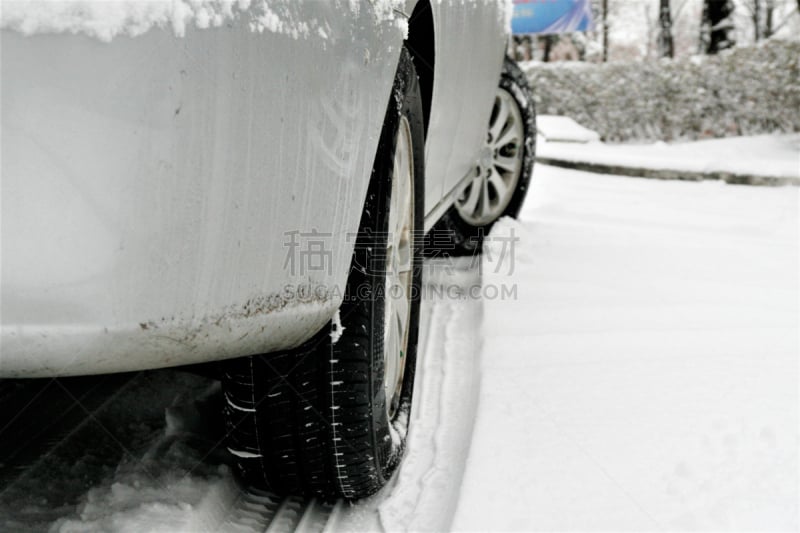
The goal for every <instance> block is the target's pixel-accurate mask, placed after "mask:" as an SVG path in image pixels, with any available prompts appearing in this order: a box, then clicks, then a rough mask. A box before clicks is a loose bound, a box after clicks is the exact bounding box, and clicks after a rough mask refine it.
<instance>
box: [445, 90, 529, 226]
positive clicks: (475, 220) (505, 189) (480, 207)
mask: <svg viewBox="0 0 800 533" xmlns="http://www.w3.org/2000/svg"><path fill="white" fill-rule="evenodd" d="M524 138H525V127H524V124H523V122H522V113H521V112H520V110H519V106H518V105H517V102H516V100H514V97H513V96H512V95H511V93H509V92H508V91H506V90H505V89H503V88H502V87H501V88H498V89H497V95H496V96H495V103H494V108H493V109H492V116H491V119H490V120H489V132H488V134H487V138H486V142H485V144H484V146H483V149H482V150H481V153H480V157H479V159H478V166H477V168H476V170H475V176H474V177H473V179H472V181H471V182H470V184H469V185H468V186H467V188H466V189H465V190H464V192H463V193H462V194H461V196H460V197H459V199H458V201H457V202H456V208H457V209H458V213H459V215H461V218H463V219H464V220H465V221H466V222H467V223H469V224H471V225H473V226H485V225H486V224H489V223H491V222H494V221H495V220H497V219H498V218H499V217H500V216H501V215H502V214H503V212H504V211H505V209H506V207H508V204H509V202H511V198H512V197H513V196H514V192H515V191H516V188H517V183H518V182H519V176H520V173H521V171H522V155H523V152H524V150H523V148H524V146H523V143H524Z"/></svg>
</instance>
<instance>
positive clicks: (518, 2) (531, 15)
mask: <svg viewBox="0 0 800 533" xmlns="http://www.w3.org/2000/svg"><path fill="white" fill-rule="evenodd" d="M592 29H593V28H592V8H591V6H590V5H589V0H514V16H513V17H512V19H511V33H514V34H519V33H545V34H546V33H570V32H574V31H590V30H592Z"/></svg>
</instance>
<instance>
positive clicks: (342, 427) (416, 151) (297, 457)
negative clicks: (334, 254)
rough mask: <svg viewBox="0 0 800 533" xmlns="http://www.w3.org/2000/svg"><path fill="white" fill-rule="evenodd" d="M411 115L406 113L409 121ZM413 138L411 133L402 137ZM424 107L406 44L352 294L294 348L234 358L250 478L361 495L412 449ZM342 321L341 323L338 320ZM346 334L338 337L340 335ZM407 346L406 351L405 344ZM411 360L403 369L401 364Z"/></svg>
mask: <svg viewBox="0 0 800 533" xmlns="http://www.w3.org/2000/svg"><path fill="white" fill-rule="evenodd" d="M403 117H404V118H405V120H406V121H407V122H404V121H403ZM401 124H402V125H403V126H402V127H405V124H407V125H408V129H407V130H404V131H407V132H408V135H407V137H410V139H411V150H410V153H411V154H412V157H413V164H412V165H410V166H411V168H412V169H413V179H412V180H411V182H412V188H411V198H412V199H411V203H410V206H411V207H410V209H409V212H410V211H413V227H414V230H415V231H413V232H411V236H410V239H411V240H410V242H411V244H410V246H411V250H412V259H411V271H410V272H411V273H410V278H406V279H410V281H409V284H410V301H409V309H410V310H409V315H408V316H409V320H408V326H407V331H408V341H407V349H406V352H407V353H406V354H405V357H404V360H403V358H401V359H400V361H401V362H402V365H398V367H403V368H404V374H403V377H402V379H401V380H400V381H402V386H401V387H398V388H397V391H398V392H397V395H396V396H395V398H394V399H395V402H394V404H395V406H396V407H395V408H394V409H393V410H392V414H391V419H390V413H389V412H388V411H389V410H388V409H387V408H386V404H387V398H386V393H385V391H384V386H383V380H384V343H383V341H384V334H385V331H384V328H385V322H384V304H385V300H386V299H385V294H384V292H385V281H386V276H387V273H386V255H385V254H383V253H374V252H373V250H385V249H386V246H387V242H388V241H387V228H388V222H389V210H390V200H391V192H392V186H391V185H392V179H393V168H394V154H395V145H396V140H397V138H398V130H399V128H400V127H401ZM404 138H405V137H404ZM423 147H424V132H423V114H422V103H421V97H420V92H419V85H418V81H417V76H416V73H415V70H414V65H413V63H412V61H411V57H410V55H409V54H408V52H407V51H406V50H405V49H403V50H402V53H401V57H400V62H399V65H398V69H397V74H396V77H395V81H394V86H393V89H392V97H391V99H390V102H389V106H388V109H387V112H386V117H385V119H384V126H383V131H382V133H381V137H380V140H379V144H378V152H377V154H376V159H375V164H374V167H373V171H372V178H371V181H370V185H369V189H368V192H367V198H366V202H365V206H364V211H363V215H362V218H361V227H360V231H359V236H358V238H357V241H356V247H355V252H354V255H353V261H352V265H351V269H350V275H349V278H348V283H347V288H346V290H345V298H344V302H343V303H342V306H341V307H340V309H339V314H338V315H337V316H338V319H339V324H336V323H335V322H336V319H334V321H332V322H331V323H329V325H328V326H327V327H326V328H323V330H322V331H321V332H319V333H318V334H317V335H316V336H315V337H314V338H313V339H311V340H310V341H309V342H307V343H306V344H305V345H303V346H301V347H300V348H298V349H295V350H290V351H286V352H280V353H273V354H265V355H258V356H253V357H247V358H242V359H237V360H233V361H230V362H228V363H226V365H227V368H226V372H225V377H224V379H223V386H224V391H225V395H226V399H227V404H228V405H227V408H226V410H227V415H228V416H227V420H228V422H227V434H228V448H229V450H231V452H232V453H233V455H234V460H235V464H236V470H237V472H238V473H239V475H240V477H241V478H242V479H243V480H244V482H245V483H246V484H248V485H251V486H256V487H260V488H265V489H267V490H271V491H274V492H277V493H281V494H289V493H291V494H300V495H304V496H313V497H320V498H323V499H326V500H330V499H334V498H346V499H358V498H362V497H365V496H368V495H370V494H373V493H374V492H376V491H377V490H378V489H380V488H381V487H382V486H383V485H384V484H385V483H386V482H387V481H388V479H389V478H390V476H391V474H392V472H393V471H394V470H395V468H396V467H397V465H398V463H399V461H400V458H401V456H402V454H403V450H404V447H405V440H406V439H405V437H406V434H407V433H406V432H407V423H408V420H409V413H410V409H411V397H412V391H413V384H414V370H415V366H416V345H417V333H418V324H419V298H420V288H421V287H420V286H421V279H422V244H423V243H422V239H421V238H420V234H421V229H422V223H423V216H424V213H423V205H424V203H423V197H422V193H423V191H424V174H423V173H424V165H423ZM339 325H341V327H342V329H339ZM336 337H338V340H334V338H336ZM400 353H402V352H400ZM403 365H404V366H403Z"/></svg>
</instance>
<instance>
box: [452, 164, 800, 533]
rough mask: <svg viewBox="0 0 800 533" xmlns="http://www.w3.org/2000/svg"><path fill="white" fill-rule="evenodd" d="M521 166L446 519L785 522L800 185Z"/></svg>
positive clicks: (792, 492) (794, 435)
mask: <svg viewBox="0 0 800 533" xmlns="http://www.w3.org/2000/svg"><path fill="white" fill-rule="evenodd" d="M533 183H534V186H533V188H532V190H531V192H530V196H529V199H530V201H529V202H528V203H527V204H526V207H525V210H524V212H523V213H522V217H521V221H520V222H519V223H515V222H511V221H509V222H506V223H505V224H504V225H503V227H502V228H498V230H499V231H504V232H507V233H508V232H510V231H511V230H512V229H513V230H514V231H515V234H516V236H518V237H519V238H520V242H519V251H518V254H517V261H516V264H515V269H514V272H513V274H511V275H507V271H506V270H504V269H501V271H500V272H499V273H494V269H491V270H490V269H484V279H483V282H484V284H486V285H491V284H495V285H497V284H501V283H505V284H517V287H518V299H517V300H516V301H492V300H487V301H485V302H484V323H483V332H484V348H483V351H482V354H481V372H480V373H481V386H480V390H481V393H480V396H479V398H478V413H477V418H476V423H475V429H474V432H473V435H474V438H473V443H472V447H471V450H470V455H469V458H468V460H467V468H466V472H465V474H464V483H463V486H462V489H461V496H460V499H459V506H458V511H457V513H456V516H455V521H454V524H453V525H454V527H455V529H464V530H466V529H478V530H482V529H491V530H663V529H667V530H694V529H705V530H796V529H797V528H798V501H800V500H799V499H798V342H800V337H799V334H800V314H799V311H798V305H799V304H800V302H799V299H800V290H799V289H800V288H799V287H798V277H800V265H799V264H798V251H799V249H800V240H799V235H798V225H799V224H800V216H799V215H800V205H799V204H798V200H800V195H799V193H798V190H797V189H796V188H777V189H764V188H756V187H746V186H730V185H723V184H719V183H682V182H662V181H645V180H638V179H631V178H617V177H610V176H605V177H601V176H598V175H596V174H582V173H579V172H574V171H568V170H560V169H553V168H550V167H546V166H539V167H537V168H536V170H535V173H534V182H533Z"/></svg>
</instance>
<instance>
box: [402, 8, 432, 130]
mask: <svg viewBox="0 0 800 533" xmlns="http://www.w3.org/2000/svg"><path fill="white" fill-rule="evenodd" d="M405 44H406V48H408V51H409V52H411V58H412V60H413V61H414V68H415V69H416V70H417V76H419V88H420V92H421V93H422V114H423V116H424V120H425V135H426V136H427V134H428V123H429V122H430V117H431V99H432V97H433V72H434V71H433V66H434V64H435V60H436V47H435V39H434V29H433V11H432V10H431V4H430V1H429V0H420V1H419V2H417V5H416V6H414V11H412V12H411V16H410V17H409V19H408V38H407V39H406V43H405Z"/></svg>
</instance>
